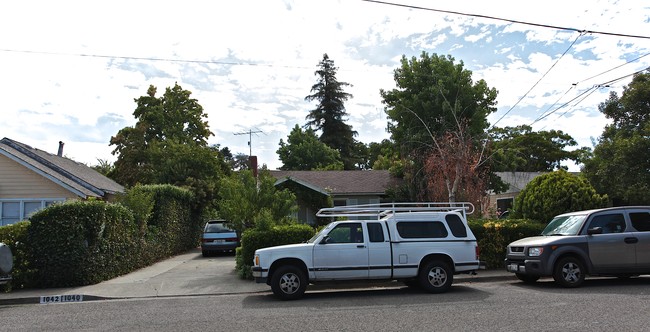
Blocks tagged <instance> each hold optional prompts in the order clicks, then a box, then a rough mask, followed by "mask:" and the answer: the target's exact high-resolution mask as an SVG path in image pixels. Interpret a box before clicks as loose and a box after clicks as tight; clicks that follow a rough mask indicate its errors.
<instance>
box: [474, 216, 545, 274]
mask: <svg viewBox="0 0 650 332" xmlns="http://www.w3.org/2000/svg"><path fill="white" fill-rule="evenodd" d="M545 226H546V225H544V224H540V223H539V222H535V221H533V220H526V219H501V220H470V221H469V227H470V229H471V230H472V233H474V235H475V236H476V240H477V242H478V246H479V249H480V255H481V257H480V259H481V261H483V262H485V263H486V267H487V268H502V267H503V260H504V259H505V258H506V247H507V246H508V244H510V243H511V242H513V241H516V240H519V239H522V238H525V237H529V236H537V235H540V234H541V233H542V230H543V229H544V227H545Z"/></svg>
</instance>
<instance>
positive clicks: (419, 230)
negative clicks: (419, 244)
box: [397, 221, 449, 239]
mask: <svg viewBox="0 0 650 332" xmlns="http://www.w3.org/2000/svg"><path fill="white" fill-rule="evenodd" d="M397 232H398V233H399V236H401V237H402V238H404V239H424V238H446V237H447V235H449V232H447V228H445V225H444V224H443V223H442V222H440V221H400V222H398V223H397Z"/></svg>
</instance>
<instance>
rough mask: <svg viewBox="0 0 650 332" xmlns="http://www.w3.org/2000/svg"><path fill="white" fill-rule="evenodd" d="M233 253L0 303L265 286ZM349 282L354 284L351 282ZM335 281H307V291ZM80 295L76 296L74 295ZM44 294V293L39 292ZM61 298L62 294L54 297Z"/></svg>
mask: <svg viewBox="0 0 650 332" xmlns="http://www.w3.org/2000/svg"><path fill="white" fill-rule="evenodd" d="M234 269H235V259H234V256H217V257H214V258H212V257H210V258H203V257H201V253H200V250H199V249H195V250H191V251H189V252H187V253H185V254H181V255H178V256H175V257H172V258H169V259H167V260H164V261H161V262H158V263H156V264H154V265H152V266H149V267H146V268H143V269H140V270H137V271H134V272H132V273H129V274H126V275H123V276H120V277H117V278H114V279H111V280H107V281H104V282H101V283H98V284H95V285H89V286H83V287H70V288H48V289H26V290H25V289H19V290H14V291H12V292H10V293H0V305H9V304H35V303H44V302H43V301H47V302H50V301H53V300H57V298H55V297H54V296H57V295H70V296H67V297H66V298H64V301H65V300H68V301H79V300H82V301H92V300H110V299H127V298H156V297H175V296H200V295H225V294H247V293H263V292H270V291H271V288H270V287H269V286H268V285H266V284H257V283H255V282H254V281H250V280H243V279H241V278H240V277H239V276H237V274H236V273H235V270H234ZM509 279H512V280H514V279H515V277H514V275H513V274H512V273H508V272H506V271H505V269H503V270H502V269H499V270H480V271H478V273H477V274H476V275H467V274H461V275H456V276H454V284H460V283H472V282H489V281H499V280H509ZM352 287H354V286H352ZM369 287H403V284H402V283H398V282H374V283H371V284H370V285H369ZM332 288H340V287H336V285H334V286H332V285H328V286H323V285H310V286H309V287H308V288H307V291H308V292H309V291H310V290H311V291H314V290H325V289H332ZM346 288H347V287H346ZM79 295H81V296H79ZM43 297H45V298H43ZM58 299H59V300H61V298H60V297H59V298H58Z"/></svg>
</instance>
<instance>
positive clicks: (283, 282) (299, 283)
mask: <svg viewBox="0 0 650 332" xmlns="http://www.w3.org/2000/svg"><path fill="white" fill-rule="evenodd" d="M306 289H307V277H306V276H305V273H303V272H302V270H301V269H299V268H298V267H296V266H293V265H284V266H280V267H279V268H277V270H275V272H273V276H272V277H271V290H272V291H273V294H275V296H277V297H279V298H280V299H282V300H297V299H299V298H301V297H302V296H303V294H305V290H306Z"/></svg>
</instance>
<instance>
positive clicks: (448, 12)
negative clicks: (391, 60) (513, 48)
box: [361, 0, 650, 39]
mask: <svg viewBox="0 0 650 332" xmlns="http://www.w3.org/2000/svg"><path fill="white" fill-rule="evenodd" d="M361 1H365V2H372V3H378V4H382V5H388V6H396V7H404V8H410V9H418V10H427V11H432V12H438V13H446V14H454V15H461V16H469V17H477V18H486V19H490V20H497V21H504V22H510V23H517V24H525V25H530V26H536V27H542V28H551V29H559V30H568V31H575V32H580V33H591V34H598V35H608V36H618V37H629V38H642V39H650V36H641V35H630V34H624V33H615V32H605V31H595V30H583V29H576V28H569V27H561V26H557V25H549V24H539V23H532V22H525V21H518V20H511V19H507V18H500V17H495V16H488V15H480V14H468V13H462V12H456V11H451V10H442V9H434V8H426V7H419V6H413V5H405V4H399V3H393V2H386V1H377V0H361Z"/></svg>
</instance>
